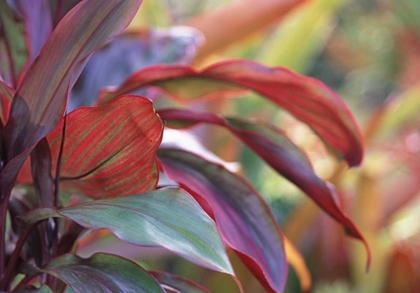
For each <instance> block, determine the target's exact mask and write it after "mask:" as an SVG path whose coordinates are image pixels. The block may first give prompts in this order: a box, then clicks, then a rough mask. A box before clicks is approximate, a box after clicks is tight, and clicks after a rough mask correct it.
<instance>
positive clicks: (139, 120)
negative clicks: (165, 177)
mask: <svg viewBox="0 0 420 293" xmlns="http://www.w3.org/2000/svg"><path fill="white" fill-rule="evenodd" d="M62 129H63V123H61V124H60V125H59V126H58V127H57V128H56V129H55V130H54V131H53V132H51V133H50V134H49V135H48V136H47V138H48V142H49V144H50V148H51V155H52V158H53V160H54V161H53V170H55V168H56V165H57V158H58V153H59V150H60V146H61V138H62ZM162 131H163V124H162V121H161V120H160V118H159V116H158V115H157V114H156V113H155V110H154V109H153V105H152V103H151V102H150V100H148V99H145V98H142V97H139V96H134V95H127V96H123V97H120V98H118V99H116V100H114V101H113V102H111V103H108V104H105V105H102V106H99V107H83V108H79V109H76V110H75V111H73V112H71V113H70V114H68V115H67V119H66V131H65V141H64V149H63V156H62V158H61V168H60V181H61V184H60V185H61V186H62V188H63V189H65V190H69V191H73V192H81V193H83V194H85V195H88V196H90V197H93V198H105V197H115V196H125V195H133V194H137V193H141V192H145V191H150V190H152V189H154V188H155V186H156V184H157V180H158V170H157V165H156V150H157V148H158V146H159V144H160V142H161V140H162Z"/></svg>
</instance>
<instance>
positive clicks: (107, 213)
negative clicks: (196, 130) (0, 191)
mask: <svg viewBox="0 0 420 293" xmlns="http://www.w3.org/2000/svg"><path fill="white" fill-rule="evenodd" d="M186 215H187V216H186ZM49 217H65V218H68V219H71V220H73V221H75V222H77V223H78V224H80V225H81V226H83V227H85V228H89V229H102V228H105V229H109V230H111V231H112V232H113V233H114V234H115V235H116V236H117V237H118V238H120V239H122V240H124V241H127V242H130V243H133V244H137V245H142V246H161V247H164V248H166V249H168V250H170V251H172V252H174V253H176V254H178V255H180V256H182V257H183V258H185V259H187V260H189V261H191V262H193V263H196V264H198V265H200V266H203V267H206V268H209V269H213V270H216V271H220V272H224V273H228V274H231V275H233V271H232V268H231V266H230V263H229V260H228V257H227V255H226V252H225V249H224V247H223V244H222V241H221V239H220V236H219V234H218V232H217V229H216V226H215V224H214V222H213V221H212V220H211V219H210V217H209V216H208V215H207V214H206V213H205V212H204V211H203V210H202V209H201V207H200V206H199V205H198V204H197V202H196V201H195V200H194V199H193V198H192V197H191V196H190V195H189V194H188V193H186V192H185V191H183V190H181V189H179V188H170V189H159V190H157V191H153V192H149V193H143V194H140V195H135V196H129V197H121V198H114V199H105V200H95V201H90V202H86V203H82V204H79V205H75V206H72V207H68V208H64V209H61V210H59V211H57V210H54V209H48V208H42V209H37V210H34V211H33V212H31V213H28V214H26V215H25V216H24V217H22V221H23V222H24V223H25V224H30V223H35V222H37V221H40V220H43V219H46V218H49Z"/></svg>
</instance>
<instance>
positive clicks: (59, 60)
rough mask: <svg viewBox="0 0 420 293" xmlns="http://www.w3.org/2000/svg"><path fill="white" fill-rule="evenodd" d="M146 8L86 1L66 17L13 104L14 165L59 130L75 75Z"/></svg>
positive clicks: (9, 127)
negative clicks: (112, 37)
mask: <svg viewBox="0 0 420 293" xmlns="http://www.w3.org/2000/svg"><path fill="white" fill-rule="evenodd" d="M140 2H141V1H140V0H128V1H122V0H111V1H106V2H103V1H99V0H90V1H84V2H82V3H80V4H79V5H77V6H76V7H75V8H74V9H73V10H72V11H71V12H69V13H68V14H67V15H66V16H65V17H64V19H63V20H62V21H61V22H60V24H59V25H58V26H57V28H56V29H55V30H54V32H53V33H52V35H51V36H50V38H49V39H48V41H47V43H46V44H45V46H44V47H43V49H42V50H41V52H40V54H39V55H38V57H37V58H36V60H35V61H34V63H33V64H32V66H31V67H30V68H29V69H28V72H27V74H26V75H25V76H24V78H23V80H22V83H21V84H20V86H19V88H18V89H17V93H16V95H15V97H14V99H13V102H12V108H11V112H10V118H9V120H8V123H7V124H6V126H5V137H6V138H7V140H6V142H7V149H8V150H9V152H8V158H7V160H8V161H10V160H11V159H12V158H14V157H15V156H17V155H19V154H20V153H22V152H23V151H25V150H26V149H27V148H29V147H31V146H33V145H34V144H35V143H36V142H38V141H39V140H40V139H41V138H43V137H44V136H45V135H47V134H48V133H49V132H50V131H51V130H53V129H54V128H55V126H56V125H57V124H58V122H59V121H60V119H61V117H62V114H63V112H64V109H65V104H66V98H67V93H68V90H69V87H70V86H71V83H72V81H73V80H72V78H75V76H73V73H75V74H76V75H77V74H78V73H80V72H78V71H80V69H81V67H80V65H82V63H83V62H84V61H85V60H86V58H87V57H88V56H89V55H90V54H91V53H92V52H93V51H94V50H95V49H97V48H98V47H99V46H100V45H102V44H103V43H104V42H105V41H106V40H107V39H108V38H110V37H111V36H114V35H115V34H117V33H119V32H120V31H121V30H122V29H124V28H125V27H126V26H127V24H128V23H129V22H130V20H131V19H132V17H133V16H134V14H135V12H136V11H137V8H138V7H139V5H140ZM99 8H100V9H99ZM75 70H76V72H75Z"/></svg>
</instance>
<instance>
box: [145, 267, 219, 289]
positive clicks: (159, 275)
mask: <svg viewBox="0 0 420 293" xmlns="http://www.w3.org/2000/svg"><path fill="white" fill-rule="evenodd" d="M149 274H151V275H152V276H153V277H154V278H155V279H156V280H157V281H158V282H159V283H160V284H161V285H163V286H164V288H166V287H169V288H171V289H175V290H178V291H179V292H182V293H211V292H210V291H209V290H207V289H206V288H204V287H202V286H201V285H198V284H196V283H194V282H193V281H191V280H188V279H185V278H182V277H179V276H175V275H172V274H170V273H167V272H161V271H149Z"/></svg>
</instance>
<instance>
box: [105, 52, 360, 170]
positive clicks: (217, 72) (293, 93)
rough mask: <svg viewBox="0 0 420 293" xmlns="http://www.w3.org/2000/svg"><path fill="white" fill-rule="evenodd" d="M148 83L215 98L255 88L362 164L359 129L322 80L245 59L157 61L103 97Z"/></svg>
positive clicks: (172, 91) (354, 162)
mask: <svg viewBox="0 0 420 293" xmlns="http://www.w3.org/2000/svg"><path fill="white" fill-rule="evenodd" d="M146 85H150V86H156V87H159V88H162V89H163V90H164V91H166V92H167V93H168V94H170V96H173V97H176V98H180V99H197V98H214V97H220V96H223V95H226V94H229V95H232V94H235V92H237V91H238V90H240V89H242V90H243V89H249V90H253V91H255V92H257V93H258V94H260V95H262V96H263V97H265V98H267V99H268V100H270V101H271V102H273V103H275V104H276V105H278V106H280V107H282V108H284V109H285V110H287V111H289V112H290V113H291V114H293V115H294V116H295V117H296V118H298V119H299V120H301V121H303V122H305V123H307V124H308V125H309V126H310V127H311V128H312V129H313V130H314V131H315V132H316V133H317V134H318V135H319V136H320V137H321V138H322V140H323V141H324V142H326V143H327V145H328V146H330V147H331V149H332V150H334V152H335V153H336V154H337V155H338V156H339V157H342V158H345V159H346V160H347V161H348V163H349V164H350V165H358V164H359V163H360V162H361V160H362V156H363V146H362V138H361V135H360V132H359V129H358V127H357V125H356V122H355V120H354V118H353V116H352V114H351V113H350V111H349V109H348V108H347V106H346V105H345V104H344V102H343V101H342V100H341V99H340V97H338V96H337V95H336V94H335V93H334V92H333V91H332V90H331V89H329V88H328V87H327V86H325V85H324V84H323V83H321V82H320V81H317V80H315V79H312V78H309V77H305V76H302V75H299V74H297V73H294V72H292V71H290V70H288V69H285V68H281V67H277V68H269V67H265V66H263V65H261V64H258V63H255V62H252V61H246V60H232V61H226V62H220V63H217V64H214V65H212V66H210V67H207V68H205V69H203V70H202V71H196V70H194V69H193V68H191V67H188V66H181V65H179V66H176V65H166V66H165V65H156V66H153V67H148V68H146V69H144V70H141V71H139V72H137V73H135V74H133V75H132V76H131V77H130V78H129V79H128V80H127V81H126V82H125V83H124V84H123V85H122V86H121V87H119V88H117V89H115V90H114V91H113V92H108V93H103V96H102V98H101V100H102V101H107V100H110V99H112V98H114V97H116V96H118V95H120V94H123V93H126V92H130V91H133V90H135V89H137V88H139V87H142V86H146ZM236 95H237V93H236Z"/></svg>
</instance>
